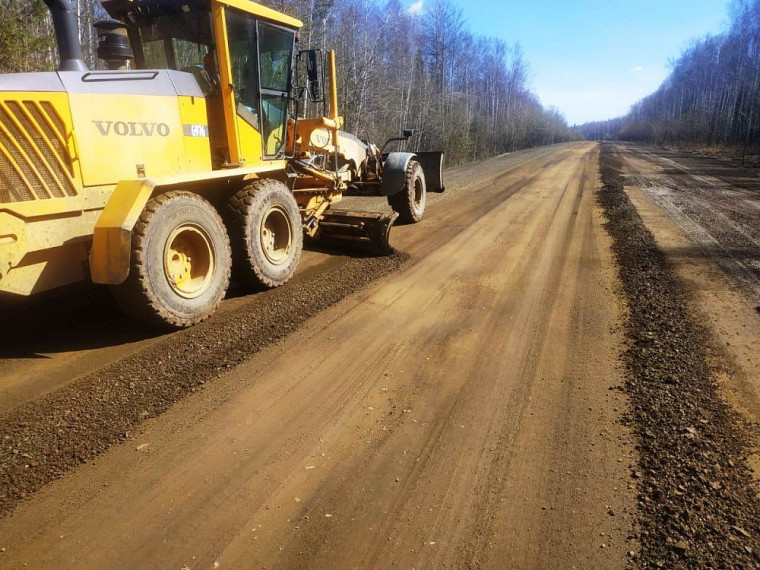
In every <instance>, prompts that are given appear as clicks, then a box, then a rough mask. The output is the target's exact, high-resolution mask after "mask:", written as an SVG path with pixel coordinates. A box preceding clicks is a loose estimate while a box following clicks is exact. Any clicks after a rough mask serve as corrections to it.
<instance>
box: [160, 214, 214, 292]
mask: <svg viewBox="0 0 760 570" xmlns="http://www.w3.org/2000/svg"><path fill="white" fill-rule="evenodd" d="M164 273H165V274H166V279H167V280H168V281H169V285H171V288H172V289H174V291H175V292H176V293H177V294H178V295H180V296H181V297H185V298H186V299H194V298H195V297H198V296H199V295H201V294H203V293H204V292H205V291H206V290H207V289H208V286H209V283H210V282H211V278H212V277H213V276H214V248H213V246H212V245H211V239H210V238H209V236H208V234H207V233H206V232H205V231H204V230H203V228H201V227H200V226H197V225H195V224H183V225H181V226H179V227H177V228H175V229H174V231H173V232H172V233H171V234H170V235H169V239H168V240H166V247H165V248H164Z"/></svg>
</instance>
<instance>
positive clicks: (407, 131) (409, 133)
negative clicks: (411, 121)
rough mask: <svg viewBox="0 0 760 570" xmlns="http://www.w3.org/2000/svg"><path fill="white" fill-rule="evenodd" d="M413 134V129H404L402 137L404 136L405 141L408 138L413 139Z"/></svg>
mask: <svg viewBox="0 0 760 570" xmlns="http://www.w3.org/2000/svg"><path fill="white" fill-rule="evenodd" d="M413 134H414V131H413V130H412V129H404V132H403V135H402V136H403V137H404V138H405V139H408V138H410V137H411V136H412V135H413Z"/></svg>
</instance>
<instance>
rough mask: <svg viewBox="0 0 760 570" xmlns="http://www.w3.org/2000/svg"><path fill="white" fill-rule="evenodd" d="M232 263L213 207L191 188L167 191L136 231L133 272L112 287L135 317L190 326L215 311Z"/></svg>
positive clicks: (150, 206) (147, 211) (149, 206)
mask: <svg viewBox="0 0 760 570" xmlns="http://www.w3.org/2000/svg"><path fill="white" fill-rule="evenodd" d="M230 266H231V258H230V246H229V238H228V237H227V232H226V230H225V228H224V224H223V222H222V219H221V218H220V217H219V214H218V213H217V212H216V210H215V209H214V207H213V206H212V205H211V204H209V203H208V202H207V201H206V200H204V199H203V198H201V197H200V196H198V195H197V194H193V193H191V192H181V191H176V192H167V193H166V194H162V195H160V196H157V197H155V198H153V199H151V201H150V202H148V204H147V206H146V207H145V210H144V211H143V213H142V215H141V216H140V219H139V221H138V222H137V224H136V225H135V228H134V230H133V233H132V254H131V261H130V271H129V276H128V277H127V280H126V281H125V282H124V283H122V284H121V285H116V286H114V287H112V288H111V290H112V292H113V295H114V297H115V298H116V300H117V302H118V303H119V304H120V305H121V307H122V308H123V309H124V311H125V312H126V313H127V314H129V315H130V316H133V317H136V318H137V319H139V320H142V321H143V322H145V323H147V324H150V325H153V326H162V327H172V328H182V327H188V326H191V325H194V324H196V323H199V322H201V321H203V320H204V319H206V318H208V317H209V316H211V314H213V312H214V311H215V310H216V308H217V307H218V305H219V303H220V302H221V300H222V299H223V298H224V294H225V293H226V291H227V286H228V284H229V280H230Z"/></svg>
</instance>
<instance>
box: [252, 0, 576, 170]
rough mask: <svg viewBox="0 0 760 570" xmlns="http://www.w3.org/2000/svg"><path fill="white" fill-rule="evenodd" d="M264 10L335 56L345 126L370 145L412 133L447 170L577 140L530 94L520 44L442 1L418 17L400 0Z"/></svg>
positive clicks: (292, 0) (311, 2)
mask: <svg viewBox="0 0 760 570" xmlns="http://www.w3.org/2000/svg"><path fill="white" fill-rule="evenodd" d="M265 3H266V2H265ZM269 5H270V6H272V7H273V8H276V9H278V10H280V11H283V12H286V13H289V14H292V15H294V16H296V17H298V18H300V19H301V20H302V21H303V22H304V24H305V25H304V30H303V32H302V38H303V39H302V42H301V43H302V44H303V46H302V48H301V49H305V48H306V47H307V46H310V47H327V48H333V49H335V50H336V54H337V60H338V61H337V66H338V78H339V80H338V81H339V85H338V92H339V97H338V99H339V101H340V103H341V105H342V108H341V114H342V115H343V116H344V117H345V119H346V129H347V130H349V131H351V132H354V133H357V134H358V135H359V136H361V137H366V138H367V139H368V140H371V141H383V140H385V139H386V138H388V137H391V136H394V135H398V134H399V133H400V132H401V130H402V129H405V128H410V129H413V130H414V132H415V135H414V137H413V139H412V140H411V141H410V143H409V145H410V146H409V148H417V147H418V148H421V149H440V150H444V151H445V152H446V162H447V164H450V165H451V164H461V163H464V162H469V161H472V160H477V159H482V158H486V157H489V156H493V155H496V154H501V153H504V152H511V151H514V150H518V149H522V148H529V147H534V146H539V145H547V144H553V143H558V142H564V141H568V140H573V139H578V138H580V137H579V136H578V134H577V133H574V132H573V131H572V130H570V129H569V128H568V126H567V124H566V122H565V119H564V117H563V116H562V115H561V114H560V113H559V112H558V111H557V110H556V109H548V110H547V109H544V108H543V107H542V105H541V103H540V101H539V100H538V98H537V97H536V96H535V95H534V94H533V93H532V92H531V90H530V87H529V68H528V64H527V62H526V61H525V58H524V57H523V54H522V51H521V50H520V47H519V45H517V44H515V45H508V44H507V43H505V42H504V41H502V40H498V39H494V38H488V37H483V36H480V35H477V34H473V33H472V32H471V31H470V30H469V29H468V27H467V24H466V22H465V20H464V18H463V16H462V12H461V10H459V9H457V8H456V7H455V6H454V5H453V4H452V3H451V2H449V1H448V0H431V1H430V2H427V1H426V2H425V4H424V9H423V11H422V12H421V13H418V14H415V13H410V12H409V10H407V9H406V8H405V7H404V6H403V5H402V4H401V3H400V2H399V0H388V2H387V3H386V4H385V5H384V6H379V5H377V2H375V1H372V0H281V1H276V2H269Z"/></svg>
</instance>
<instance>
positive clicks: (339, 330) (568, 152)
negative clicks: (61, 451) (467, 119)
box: [0, 143, 636, 569]
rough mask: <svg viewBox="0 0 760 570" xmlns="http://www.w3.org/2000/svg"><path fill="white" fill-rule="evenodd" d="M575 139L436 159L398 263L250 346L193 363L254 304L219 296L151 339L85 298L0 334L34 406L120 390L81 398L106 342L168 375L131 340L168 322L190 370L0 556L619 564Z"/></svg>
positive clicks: (593, 165) (609, 345) (601, 355)
mask: <svg viewBox="0 0 760 570" xmlns="http://www.w3.org/2000/svg"><path fill="white" fill-rule="evenodd" d="M597 152H598V151H597V147H596V146H595V145H594V144H590V143H586V144H577V145H568V146H562V147H555V148H551V149H543V150H541V151H535V152H533V153H522V154H519V155H516V156H505V157H501V158H499V159H494V160H492V161H489V162H488V163H485V164H481V165H474V166H470V167H467V168H459V169H455V170H454V171H451V172H450V173H449V174H450V179H449V190H448V191H447V194H444V195H443V196H440V197H435V198H434V199H433V200H431V203H430V210H429V212H428V214H427V215H426V218H425V220H424V221H423V223H422V224H418V225H415V226H409V227H405V228H397V229H396V230H394V232H395V234H394V239H395V244H396V246H397V247H398V248H399V249H401V250H404V251H406V252H408V254H409V255H410V258H409V261H408V262H406V263H405V264H404V265H402V266H401V268H400V269H399V270H397V271H394V272H392V273H390V274H388V275H386V276H385V277H383V278H382V279H380V280H379V281H376V282H374V283H373V284H371V285H368V286H364V288H362V289H360V290H358V292H353V293H350V292H349V294H347V296H345V297H344V298H342V300H339V301H337V302H336V303H335V304H332V306H330V307H329V308H326V309H324V310H321V311H320V312H318V313H316V314H314V315H313V316H312V318H309V319H305V320H303V321H298V322H296V321H295V320H294V322H293V328H294V329H295V331H294V332H292V333H290V334H282V335H280V333H279V332H276V331H278V330H279V329H277V326H278V323H270V324H269V325H267V326H270V327H271V330H273V331H275V332H273V333H272V336H273V339H274V341H273V342H270V343H268V344H267V343H261V344H260V345H256V346H257V349H256V350H258V352H255V353H250V354H243V355H242V356H240V355H239V356H240V357H239V358H238V357H236V359H235V360H234V361H231V362H234V365H233V364H230V365H229V366H230V367H229V368H226V365H224V364H223V363H220V364H219V365H218V366H216V367H215V368H213V369H212V368H210V367H209V368H208V370H207V369H206V368H204V367H203V366H204V364H203V363H204V361H205V360H204V359H206V360H207V357H206V356H204V354H205V353H204V352H203V350H205V349H206V348H207V347H206V345H211V344H213V343H216V342H218V344H219V345H220V346H227V345H228V344H229V346H233V344H230V343H234V342H237V340H236V339H238V337H241V336H245V333H243V332H242V331H244V330H246V326H247V325H248V324H249V323H247V322H244V321H241V320H240V319H241V318H243V317H238V316H237V315H238V314H239V313H240V314H243V315H244V316H245V315H248V314H249V313H246V312H245V311H246V310H248V309H246V307H248V306H249V305H250V303H255V302H259V301H251V300H250V299H248V298H246V297H241V298H238V299H232V300H231V301H228V302H227V303H226V306H225V308H224V309H223V311H222V313H221V314H220V315H218V316H216V317H215V318H214V319H212V322H211V323H210V324H208V326H206V328H198V329H197V331H196V332H194V333H187V334H188V335H190V336H182V335H178V336H176V337H172V336H171V335H170V336H169V337H161V338H158V339H149V338H144V337H141V336H140V332H139V331H137V330H134V329H129V328H127V329H121V330H122V331H126V332H119V333H114V332H108V331H110V329H111V328H119V327H120V326H121V324H120V321H119V319H118V317H116V316H114V315H113V314H112V313H109V309H108V306H107V304H108V303H107V301H102V303H103V305H102V306H101V307H100V308H99V312H100V314H101V319H97V318H93V317H92V316H89V317H87V319H85V322H84V323H83V322H82V320H81V317H80V316H78V314H77V312H76V311H71V312H70V313H67V314H68V315H69V318H70V319H72V320H74V321H75V322H78V323H79V325H78V328H75V332H74V333H72V334H74V335H80V336H82V337H83V338H76V337H73V338H72V337H70V338H68V339H67V340H65V341H62V340H60V341H55V340H50V339H53V335H52V334H49V333H45V334H47V335H48V336H47V337H44V334H43V340H41V341H39V339H37V340H38V341H39V344H38V345H37V348H35V347H34V345H32V350H31V351H18V350H17V351H16V353H15V354H13V353H12V350H11V349H12V348H13V345H12V344H11V345H9V344H6V345H5V349H6V352H7V353H6V354H5V355H4V356H5V357H6V360H4V361H3V362H4V363H8V364H9V365H8V367H7V368H6V367H5V365H4V368H3V370H4V372H5V371H6V370H7V373H6V374H7V377H8V378H11V379H12V381H8V382H6V383H5V385H4V386H5V388H3V389H5V390H7V392H6V393H8V394H10V393H14V394H15V400H14V402H15V403H14V404H13V405H8V406H7V409H8V410H9V412H14V411H18V410H24V409H26V408H24V406H26V405H28V404H29V402H32V403H34V402H36V401H37V400H39V401H40V402H43V403H42V404H39V406H42V407H41V408H35V409H38V410H39V409H47V408H44V406H46V405H49V406H51V408H50V409H51V410H52V409H53V408H55V406H57V405H58V404H57V403H56V402H57V400H55V398H54V397H55V395H56V393H55V392H52V391H53V390H54V389H55V388H57V387H58V386H63V385H68V386H67V388H68V389H70V390H71V391H72V393H74V392H76V390H77V383H76V382H73V383H72V380H73V379H74V378H76V377H78V375H81V374H83V373H90V375H89V377H88V378H89V380H88V382H90V383H89V384H88V386H89V387H90V388H88V390H89V389H92V390H95V392H87V394H79V399H78V400H76V401H77V402H79V403H80V404H81V405H82V406H84V407H85V410H84V411H82V412H81V414H77V418H76V420H71V421H72V422H74V421H76V422H79V424H77V425H80V426H81V425H87V424H86V422H87V421H88V419H87V418H88V417H89V416H88V412H87V409H86V406H106V407H107V406H114V409H116V408H119V406H122V404H119V403H113V402H114V401H115V400H114V398H113V397H111V398H102V397H101V396H100V395H98V394H96V392H97V382H98V378H99V376H98V375H99V374H102V375H103V377H104V379H105V378H106V377H107V378H108V379H113V378H115V377H116V374H117V373H116V372H114V370H113V367H112V368H107V367H106V368H102V367H103V364H104V363H107V362H113V359H114V358H117V357H122V356H124V355H126V354H129V359H127V360H124V361H121V362H127V363H129V365H128V366H127V364H123V365H119V364H117V365H116V367H117V368H120V370H119V372H118V374H119V375H120V376H119V377H120V378H122V380H121V382H122V387H123V388H124V389H127V387H128V386H131V382H133V383H134V384H135V385H138V386H139V385H140V382H141V381H142V379H143V378H148V376H147V375H148V374H153V375H154V376H160V377H166V378H169V377H170V376H169V374H170V370H168V371H167V366H166V363H165V362H161V361H158V360H157V359H156V356H155V354H156V353H155V351H156V350H158V348H160V349H161V350H166V351H170V350H171V349H172V347H174V348H176V349H177V350H178V351H177V352H176V353H173V355H174V356H175V358H176V357H177V355H178V354H179V350H180V349H181V347H182V346H183V342H184V341H183V339H189V341H191V342H193V343H195V344H193V345H192V347H193V352H194V353H195V354H194V355H188V356H187V357H186V358H187V360H188V361H190V362H191V363H192V364H191V365H185V364H182V365H179V363H178V366H180V368H181V369H182V370H183V373H182V376H183V377H185V376H188V375H193V374H195V375H199V374H201V372H199V371H206V372H203V374H206V375H207V376H208V377H207V378H202V379H201V380H203V381H202V382H199V384H198V387H199V389H198V390H195V392H189V395H187V396H186V397H183V398H181V399H180V400H179V402H178V403H176V404H174V405H173V406H171V407H169V408H168V410H167V411H165V412H164V413H162V414H160V415H156V416H155V417H150V416H152V415H153V414H152V412H150V411H148V412H146V414H147V417H150V419H148V420H146V421H144V422H143V423H141V424H140V425H139V427H138V428H137V432H133V433H130V434H128V435H127V436H125V438H126V440H125V441H124V443H122V444H120V445H115V446H113V447H112V448H111V449H110V450H109V451H108V452H107V453H105V454H103V455H100V456H98V457H97V459H96V460H95V461H88V462H87V463H86V464H84V465H81V466H80V467H78V468H76V469H74V470H73V471H69V472H68V473H67V474H66V475H65V476H63V477H62V478H61V479H59V480H57V481H54V482H52V483H50V484H48V485H45V486H44V487H42V488H41V489H40V490H39V491H37V492H36V493H34V494H33V495H32V496H31V497H29V498H27V499H26V500H24V501H22V502H20V503H18V504H17V506H16V508H15V510H13V512H12V513H11V514H10V515H8V516H6V517H5V518H3V519H1V520H0V548H2V549H3V551H2V552H0V566H2V567H3V568H17V567H23V566H24V565H25V564H26V565H28V567H34V568H177V569H179V568H184V567H188V568H193V569H195V568H214V567H219V568H253V567H314V568H347V567H395V566H398V567H406V568H440V567H456V568H463V567H472V566H476V565H483V566H486V567H492V568H545V567H559V568H572V567H577V568H619V567H623V566H624V565H625V563H626V557H627V554H626V553H627V552H628V551H631V550H633V551H634V552H635V551H636V546H635V545H634V544H631V543H630V542H629V541H628V540H627V537H628V536H629V535H630V534H631V527H632V521H633V515H634V513H635V491H634V489H633V484H632V480H631V478H630V473H631V469H632V468H633V467H634V466H635V463H636V458H635V456H634V454H633V445H632V443H631V442H630V435H629V434H628V432H627V431H626V428H624V427H623V426H622V425H621V423H620V421H619V419H620V416H621V414H622V412H623V410H624V408H625V402H624V400H623V396H622V395H621V393H620V391H619V390H617V389H616V388H618V387H620V385H621V384H622V378H621V375H622V372H621V370H620V367H619V365H618V357H619V354H620V352H621V343H622V337H621V332H620V329H619V323H620V320H621V310H620V308H619V307H620V305H619V301H618V299H617V297H616V295H615V289H616V282H615V275H616V272H615V269H614V266H613V263H612V261H611V257H610V255H611V254H610V247H609V242H608V239H609V238H608V237H607V235H606V233H605V232H604V230H603V228H602V219H601V214H600V212H599V210H598V206H596V204H595V200H594V190H595V188H596V187H597V186H598V179H597ZM308 259H311V261H308ZM361 263H362V261H361V260H359V261H354V260H349V261H345V260H340V259H338V260H335V259H333V258H326V257H324V256H322V255H321V254H317V253H313V254H312V255H311V257H309V256H307V265H310V267H307V268H306V269H305V272H304V273H303V274H302V276H301V278H300V280H298V279H297V280H296V283H295V284H294V286H293V287H294V288H293V289H292V291H294V292H295V293H294V297H292V298H291V301H292V300H293V299H294V300H295V301H293V302H294V303H295V304H296V305H298V303H301V301H302V300H304V299H305V300H304V301H303V303H304V307H306V306H307V305H308V302H309V300H310V299H311V300H312V301H313V300H314V299H319V298H320V297H321V296H320V291H319V290H316V291H315V290H313V289H312V290H310V291H307V292H305V293H303V295H304V297H300V296H299V295H301V294H302V293H301V291H302V289H304V288H307V289H308V287H309V283H312V282H315V283H320V287H323V288H324V290H325V291H327V290H329V289H330V287H331V283H332V282H334V281H338V280H340V275H341V272H344V273H345V274H346V275H353V274H354V273H355V272H356V268H357V267H361V265H360V264H361ZM335 264H337V265H335ZM340 264H344V265H340ZM357 264H358V265H357ZM336 268H337V269H336ZM341 268H344V269H341ZM330 271H333V273H329V272H330ZM352 272H354V273H352ZM320 275H331V277H330V279H327V280H323V281H319V278H320ZM287 287H289V286H286V287H285V288H282V289H280V290H278V291H280V293H278V294H279V295H281V296H280V297H276V296H273V297H271V298H272V299H274V301H272V303H276V305H272V306H277V307H280V309H278V310H286V311H287V310H290V309H288V308H287V307H286V308H285V309H282V306H283V305H287V304H288V297H287V293H288V291H289V289H288V288H287ZM299 287H300V288H301V289H298V288H299ZM262 298H264V299H267V298H268V297H262ZM335 298H336V299H338V298H339V297H335ZM278 299H279V300H278ZM79 301H80V302H81V301H83V299H81V298H80V299H79ZM261 302H263V301H261ZM82 305H84V303H82ZM298 306H300V305H298ZM59 310H60V309H59ZM250 314H251V315H252V316H251V317H250V318H251V319H252V320H251V321H250V322H254V320H253V319H254V318H255V311H250ZM246 318H247V317H246ZM77 319H79V320H77ZM88 319H89V320H91V322H90V324H87V320H88ZM236 319H237V320H236ZM43 320H44V318H43ZM103 321H104V322H107V323H108V325H107V326H104V325H103V324H102V322H103ZM233 327H234V328H233ZM89 328H91V329H92V331H91V332H90V333H88V332H87V331H88V329H89ZM228 329H229V330H228ZM38 330H39V329H38ZM198 331H200V332H198ZM204 334H205V335H206V337H203V335H204ZM121 335H123V336H121ZM192 335H194V336H192ZM44 338H47V339H49V343H52V344H47V345H46V343H45V342H44ZM175 339H176V340H175ZM204 342H205V344H203V343H204ZM225 343H226V344H225ZM115 345H117V346H115ZM234 346H243V345H238V344H235V345H234ZM245 346H248V345H245ZM45 347H47V348H50V349H52V350H50V351H49V352H48V353H46V352H45V350H39V349H40V348H43V349H44V348H45ZM157 347H158V348H157ZM151 350H153V352H151ZM236 354H237V353H236ZM45 355H47V356H52V358H34V356H45ZM93 355H99V356H93ZM143 355H145V356H143ZM170 355H172V353H171V352H169V354H168V355H167V356H170ZM141 358H142V359H143V362H142V363H141V364H140V366H137V365H136V364H135V363H139V362H140V359H141ZM149 359H156V360H152V361H151V360H149ZM14 363H15V364H14ZM171 366H172V365H170V366H169V367H168V369H170V368H171ZM182 366H185V368H182ZM220 369H224V370H227V371H225V372H223V371H221V370H220ZM56 370H60V371H61V372H60V374H61V379H60V381H55V382H57V383H56V384H55V385H53V384H49V383H48V381H47V380H44V379H40V380H38V381H37V384H36V387H35V388H31V389H28V390H24V389H21V388H18V386H19V378H20V377H21V374H22V371H25V372H23V374H26V375H27V376H28V377H30V378H39V377H40V375H42V376H46V377H47V376H48V375H51V374H52V375H55V374H56ZM100 370H107V371H106V372H103V373H101V372H100ZM184 371H186V372H187V373H185V372H184ZM162 374H163V375H164V376H161V375H162ZM2 381H3V380H0V382H2ZM104 381H105V380H104ZM201 385H202V386H201ZM8 386H10V387H8ZM14 386H15V388H14ZM46 393H48V396H46V397H45V398H41V397H40V396H41V395H42V394H46ZM51 394H52V395H51ZM93 394H95V395H93ZM156 397H161V395H160V394H158V395H157V396H156ZM51 398H52V399H51ZM63 401H64V400H61V402H63ZM69 401H71V400H65V402H69ZM120 401H121V400H119V402H120ZM125 401H127V402H131V400H125ZM143 404H145V402H144V401H141V404H140V405H143ZM123 405H127V404H123ZM129 405H132V404H129ZM134 405H135V406H136V405H137V404H134ZM145 405H147V404H145ZM56 410H57V408H56ZM67 411H70V410H67ZM120 412H123V410H120ZM137 413H138V414H139V409H138V410H137ZM66 417H69V416H66ZM66 421H69V420H66ZM59 427H60V423H59ZM61 437H63V436H61ZM81 437H84V438H87V437H88V436H87V434H86V433H82V434H81ZM93 441H94V443H93V445H96V444H97V442H95V440H94V439H93ZM21 443H22V444H23V442H21ZM37 443H38V444H39V445H44V442H43V441H40V442H37ZM19 445H21V444H19ZM104 445H105V444H104ZM109 445H110V444H109ZM17 451H20V450H17ZM29 461H30V463H29V465H30V467H29V468H30V469H34V468H37V467H36V466H35V465H32V463H33V462H34V459H30V460H29Z"/></svg>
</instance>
